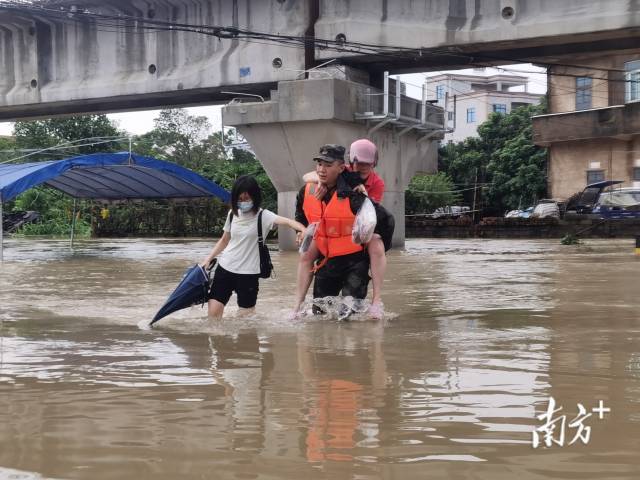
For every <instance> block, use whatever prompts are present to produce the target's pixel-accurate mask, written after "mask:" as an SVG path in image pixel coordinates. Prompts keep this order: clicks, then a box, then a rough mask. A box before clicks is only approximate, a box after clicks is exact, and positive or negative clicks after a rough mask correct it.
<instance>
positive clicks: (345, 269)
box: [313, 252, 369, 298]
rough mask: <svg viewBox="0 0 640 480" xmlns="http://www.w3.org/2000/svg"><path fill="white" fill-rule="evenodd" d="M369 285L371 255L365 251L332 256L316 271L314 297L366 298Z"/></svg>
mask: <svg viewBox="0 0 640 480" xmlns="http://www.w3.org/2000/svg"><path fill="white" fill-rule="evenodd" d="M368 286H369V256H368V255H367V254H366V253H365V252H358V253H352V254H350V255H341V256H339V257H332V258H330V259H329V260H328V261H327V263H326V264H325V265H324V266H323V267H322V268H320V270H318V272H317V273H316V278H315V281H314V282H313V298H323V297H335V296H337V295H339V294H340V292H342V296H344V297H348V296H350V297H353V298H365V297H366V296H367V288H368Z"/></svg>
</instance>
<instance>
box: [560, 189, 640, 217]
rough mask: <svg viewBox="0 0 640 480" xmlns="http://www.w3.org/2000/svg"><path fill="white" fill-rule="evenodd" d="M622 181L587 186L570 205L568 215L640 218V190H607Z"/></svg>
mask: <svg viewBox="0 0 640 480" xmlns="http://www.w3.org/2000/svg"><path fill="white" fill-rule="evenodd" d="M621 183H624V182H623V181H622V180H606V181H604V182H597V183H592V184H590V185H587V186H586V188H585V189H584V190H583V191H582V193H581V194H580V195H578V196H577V197H576V198H575V200H574V201H573V202H570V203H571V204H570V205H567V213H571V212H572V211H574V212H575V213H577V214H586V215H590V216H592V217H596V218H611V219H615V218H640V188H638V187H626V188H614V189H609V190H606V191H605V189H606V188H610V187H612V186H614V185H619V184H621Z"/></svg>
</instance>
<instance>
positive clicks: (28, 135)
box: [13, 115, 126, 161]
mask: <svg viewBox="0 0 640 480" xmlns="http://www.w3.org/2000/svg"><path fill="white" fill-rule="evenodd" d="M13 130H14V135H15V138H16V146H17V147H18V148H20V149H33V150H41V149H44V148H50V147H55V146H58V145H61V144H64V143H68V142H74V143H75V144H76V145H79V146H74V145H68V146H66V148H63V149H60V150H50V151H47V152H43V153H42V154H40V155H37V156H36V155H34V156H32V157H31V158H30V160H29V161H36V160H38V159H51V158H52V157H68V156H70V155H83V154H89V153H96V152H113V151H118V150H122V149H123V146H124V144H125V143H126V142H122V143H118V142H109V143H99V144H98V143H97V142H99V141H100V140H99V138H104V139H115V138H117V137H124V136H125V135H124V133H123V132H120V131H119V130H118V128H117V127H116V126H115V125H114V124H113V123H112V122H111V120H109V118H108V117H107V116H106V115H78V116H74V117H65V118H51V119H48V120H34V121H27V122H16V124H15V125H14V127H13ZM84 139H97V140H94V141H91V140H87V141H81V140H84ZM88 143H96V144H94V145H88Z"/></svg>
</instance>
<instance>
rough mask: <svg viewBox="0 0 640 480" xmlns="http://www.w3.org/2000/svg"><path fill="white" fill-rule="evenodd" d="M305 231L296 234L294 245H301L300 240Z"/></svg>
mask: <svg viewBox="0 0 640 480" xmlns="http://www.w3.org/2000/svg"><path fill="white" fill-rule="evenodd" d="M306 231H307V230H306V229H305V230H304V231H302V232H298V233H296V245H298V246H300V245H301V244H302V239H303V238H304V234H305V233H306Z"/></svg>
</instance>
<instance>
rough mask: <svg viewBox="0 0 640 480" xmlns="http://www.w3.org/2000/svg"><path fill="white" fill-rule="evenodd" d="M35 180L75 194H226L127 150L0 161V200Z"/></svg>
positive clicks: (168, 165) (98, 196)
mask: <svg viewBox="0 0 640 480" xmlns="http://www.w3.org/2000/svg"><path fill="white" fill-rule="evenodd" d="M41 184H45V185H48V186H50V187H53V188H56V189H58V190H61V191H62V192H64V193H66V194H68V195H71V196H72V197H75V198H91V199H98V200H126V199H143V198H149V199H151V198H156V199H161V198H194V197H214V196H215V197H218V198H220V199H221V200H222V201H224V202H228V201H229V198H230V195H229V192H227V191H226V190H225V189H224V188H222V187H220V186H219V185H217V184H215V183H213V182H211V181H209V180H207V179H206V178H204V177H203V176H201V175H198V174H197V173H195V172H193V171H191V170H189V169H187V168H184V167H181V166H179V165H176V164H175V163H171V162H165V161H162V160H157V159H155V158H151V157H143V156H140V155H135V154H129V152H120V153H96V154H92V155H83V156H80V157H74V158H68V159H65V160H54V161H48V162H37V163H20V164H0V201H1V202H7V201H9V200H11V199H13V198H15V197H16V196H17V195H19V194H20V193H22V192H24V191H25V190H28V189H30V188H32V187H35V186H37V185H41Z"/></svg>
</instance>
